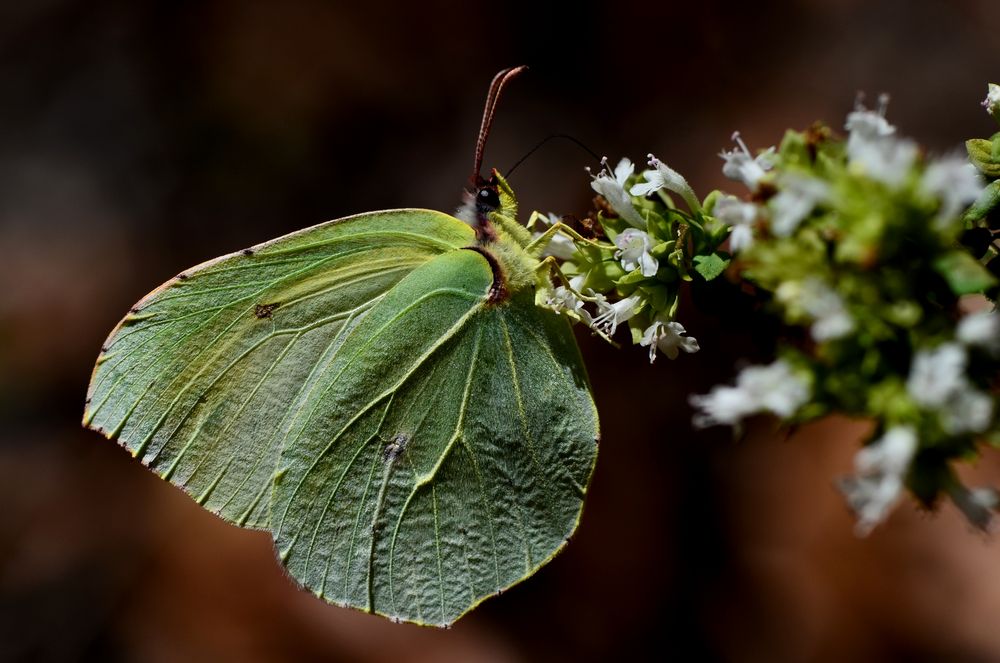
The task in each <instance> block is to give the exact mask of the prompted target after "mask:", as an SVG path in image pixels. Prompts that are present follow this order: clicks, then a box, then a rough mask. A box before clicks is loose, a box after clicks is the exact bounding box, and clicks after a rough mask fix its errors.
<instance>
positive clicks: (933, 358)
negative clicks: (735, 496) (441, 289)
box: [534, 85, 1000, 534]
mask: <svg viewBox="0 0 1000 663" xmlns="http://www.w3.org/2000/svg"><path fill="white" fill-rule="evenodd" d="M887 104H888V99H887V98H880V99H879V103H878V107H877V108H876V109H874V110H872V109H868V108H865V107H864V106H863V105H862V104H861V103H860V102H859V103H858V104H857V105H856V107H855V109H854V110H853V111H852V112H851V113H850V114H849V115H848V116H847V119H846V122H845V125H844V129H845V131H846V136H845V137H840V136H838V135H837V133H836V132H834V131H833V130H831V129H830V128H827V127H825V126H822V125H818V124H817V125H814V126H813V127H811V128H810V129H808V130H806V131H804V132H797V131H788V132H787V133H786V134H785V136H784V138H783V140H782V141H781V143H780V145H778V146H777V147H771V148H768V149H765V150H761V151H760V152H757V153H754V152H752V151H751V150H750V148H749V147H748V146H747V145H746V143H745V142H744V141H743V140H742V138H741V136H740V134H739V133H736V134H734V135H733V136H732V140H733V141H734V143H735V148H734V149H732V150H728V151H723V152H722V153H721V154H720V155H719V156H720V157H721V158H722V160H723V167H722V172H723V174H724V175H725V176H726V177H728V178H730V179H732V180H734V181H735V182H738V183H740V184H741V185H742V187H743V188H744V190H743V191H742V192H739V193H735V192H734V193H726V192H722V191H714V192H712V193H710V194H709V195H708V196H707V197H705V198H704V199H703V200H701V199H699V198H698V197H697V196H696V195H695V194H694V191H693V189H692V187H691V186H690V185H689V184H688V182H687V180H686V179H685V178H684V177H682V176H681V175H680V174H679V173H678V172H677V171H675V170H673V169H672V168H670V167H669V166H667V165H666V164H665V163H663V162H662V161H660V160H659V159H657V158H656V157H654V156H653V155H650V156H649V166H650V168H649V169H648V170H646V171H644V172H643V173H642V174H641V177H640V176H638V175H636V173H635V172H634V166H633V165H632V163H631V162H630V161H628V160H627V159H622V160H621V161H620V162H619V163H618V165H617V166H616V167H615V168H614V169H613V170H612V169H611V168H610V167H609V165H608V163H607V161H606V160H605V161H604V162H603V166H604V167H603V169H602V170H601V172H599V173H597V174H596V175H592V182H591V186H592V188H593V189H594V191H596V192H597V193H598V194H599V198H597V199H595V202H596V203H597V207H598V212H597V213H596V215H595V216H596V219H592V221H593V223H592V224H591V227H592V229H594V232H593V236H594V239H593V240H582V238H577V240H576V241H572V240H568V239H561V240H558V241H557V240H553V242H552V243H550V244H549V246H548V248H547V252H548V254H549V255H552V256H555V257H557V258H558V259H559V260H561V261H563V262H562V273H563V275H564V282H563V284H562V285H561V286H560V287H558V288H556V289H555V290H554V292H553V294H551V296H550V297H549V301H548V302H547V303H548V304H549V305H550V306H552V307H553V308H555V309H556V310H559V311H561V312H563V313H564V314H566V315H568V316H570V317H572V318H574V319H576V320H578V321H582V322H584V323H586V324H587V325H589V326H590V327H591V328H592V329H594V330H595V331H596V332H598V333H600V334H602V335H605V336H609V337H610V336H611V335H613V334H615V332H616V330H617V329H618V327H619V326H620V325H624V324H627V326H628V327H629V329H630V332H631V339H632V342H633V344H636V345H642V346H646V347H648V348H649V351H650V361H652V360H653V359H655V357H656V355H657V352H662V353H663V354H666V355H667V356H668V357H670V358H675V357H677V356H678V355H679V354H680V352H682V351H683V352H689V353H690V352H695V351H697V350H698V342H697V341H696V340H695V339H693V338H691V337H689V336H686V335H685V329H684V327H683V326H682V325H681V324H680V323H679V322H677V320H676V317H677V312H678V311H677V309H678V295H679V289H680V288H681V287H682V286H683V284H685V283H687V282H691V281H694V280H696V279H700V280H702V281H711V280H713V279H716V278H718V277H720V276H722V275H723V274H725V278H727V279H728V280H730V281H735V282H738V283H742V284H743V286H742V288H741V291H742V292H744V293H746V294H745V295H743V296H746V297H751V298H753V301H752V302H751V303H752V305H754V306H756V307H757V308H758V309H759V310H761V311H763V312H765V313H770V315H772V316H774V317H775V318H776V319H777V321H778V322H779V323H780V325H779V326H780V329H782V331H781V332H780V335H779V338H778V339H777V348H778V352H777V354H778V356H777V358H775V360H774V361H773V362H772V363H770V364H768V365H757V366H749V367H747V368H744V369H743V370H742V371H741V372H740V373H739V375H738V376H737V377H736V380H735V383H734V384H733V385H720V386H717V387H715V388H713V389H712V390H711V391H710V392H709V393H708V394H704V395H695V396H692V397H691V404H692V405H693V407H694V408H695V410H696V414H695V417H694V423H695V425H696V426H698V427H705V426H712V425H729V426H739V425H740V423H741V422H742V421H743V420H744V419H746V418H747V417H749V416H752V415H755V414H759V413H765V414H771V415H774V416H777V417H778V418H780V419H781V420H782V421H783V422H786V423H790V424H799V423H803V422H806V421H810V420H813V419H817V418H819V417H822V416H825V415H827V414H829V413H835V412H836V413H842V414H846V415H848V416H853V417H861V418H866V419H868V420H871V421H873V422H874V424H875V425H874V429H873V433H872V435H871V438H870V439H869V440H868V441H867V443H866V444H865V446H864V447H863V448H862V449H861V450H860V451H859V452H858V454H857V456H856V457H855V463H854V464H855V473H854V474H853V475H852V476H849V477H844V478H842V479H841V480H840V481H839V482H838V485H839V487H840V489H841V490H842V491H843V493H844V495H845V497H846V500H847V503H848V504H849V506H850V507H851V508H852V509H853V511H854V512H855V513H856V515H857V519H858V520H857V522H858V525H857V530H858V532H859V533H861V534H865V533H867V532H868V531H870V530H871V529H872V528H873V527H874V526H876V525H877V524H878V523H880V522H881V521H882V520H884V519H885V518H886V517H887V516H888V514H889V513H890V511H891V509H892V507H893V506H894V505H895V504H896V503H897V502H898V501H899V500H900V499H901V497H902V495H903V493H904V491H906V490H909V492H910V493H912V494H913V495H914V496H915V497H916V498H917V499H918V500H919V501H920V502H921V503H922V504H924V505H925V506H928V507H930V506H933V505H934V504H935V503H936V502H937V501H938V500H939V499H940V497H941V496H947V497H949V498H950V499H951V500H952V501H953V502H954V503H955V504H956V505H957V506H958V507H959V508H960V509H961V510H962V512H963V513H965V514H966V516H967V517H968V519H969V520H970V522H972V523H973V524H975V525H976V526H978V527H981V528H986V527H987V526H988V525H989V524H990V523H991V514H992V511H993V509H994V507H996V506H997V505H998V504H1000V495H998V494H997V493H996V492H995V491H994V490H992V489H989V488H976V489H969V488H966V487H965V486H963V485H962V484H961V483H960V482H959V480H958V479H957V477H956V475H955V473H954V470H953V465H954V463H955V462H956V461H959V460H968V459H970V458H973V457H975V455H976V454H977V452H978V449H979V448H980V445H981V444H982V443H983V442H984V441H985V442H990V443H993V444H1000V397H998V380H997V378H998V376H1000V313H998V312H997V311H996V308H995V300H996V298H997V294H998V292H1000V279H998V277H1000V255H998V253H1000V133H997V134H995V135H993V136H992V137H991V138H989V139H978V140H971V141H968V143H967V150H968V154H969V157H968V158H965V157H964V156H958V155H946V156H941V157H934V158H932V157H927V156H926V155H925V154H924V152H923V151H922V150H921V149H920V147H919V146H918V145H917V143H916V142H914V141H913V140H910V139H908V138H905V137H901V136H900V135H899V133H898V131H897V129H896V127H894V126H893V125H892V124H891V123H890V122H889V121H888V119H887V118H886V108H887ZM983 105H984V106H985V107H986V109H987V111H988V112H989V113H990V115H992V116H993V117H994V118H995V119H996V120H997V121H998V122H1000V87H998V86H996V85H991V86H990V88H989V96H988V97H987V99H986V101H985V102H984V104H983ZM556 221H557V219H555V218H552V217H543V216H541V215H536V216H535V217H534V223H535V224H536V230H539V231H541V230H544V229H545V227H546V226H551V225H552V224H553V223H555V222H556ZM726 241H728V251H729V252H727V251H726V250H723V249H722V248H721V247H722V246H723V245H724V242H726ZM984 295H985V297H984ZM991 299H992V300H993V302H992V310H989V309H990V308H991V302H990V300H991Z"/></svg>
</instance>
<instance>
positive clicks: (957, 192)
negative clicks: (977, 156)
mask: <svg viewBox="0 0 1000 663" xmlns="http://www.w3.org/2000/svg"><path fill="white" fill-rule="evenodd" d="M920 190H921V191H922V192H923V193H924V194H925V195H928V196H930V197H932V198H938V199H940V201H941V209H940V210H939V211H938V215H937V222H938V223H939V224H940V223H944V222H948V221H951V220H953V219H954V218H955V217H957V216H958V215H959V213H961V212H962V211H963V210H964V209H965V208H966V207H968V206H969V205H970V204H972V203H974V202H975V201H976V198H978V197H979V194H980V193H982V191H983V179H982V177H980V176H979V171H978V170H976V167H975V166H973V165H972V164H971V163H969V160H968V159H967V158H966V157H962V156H958V155H952V156H949V157H945V158H943V159H938V160H937V161H934V162H932V163H931V164H930V165H929V166H927V170H926V171H924V175H923V177H922V178H920Z"/></svg>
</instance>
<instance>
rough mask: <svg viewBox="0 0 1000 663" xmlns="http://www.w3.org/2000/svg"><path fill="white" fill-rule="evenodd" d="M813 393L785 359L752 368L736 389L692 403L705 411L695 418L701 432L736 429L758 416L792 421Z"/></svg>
mask: <svg viewBox="0 0 1000 663" xmlns="http://www.w3.org/2000/svg"><path fill="white" fill-rule="evenodd" d="M810 393H811V389H810V386H809V383H808V382H807V381H806V379H805V378H803V376H801V375H799V374H797V373H796V372H795V371H793V370H792V367H791V366H790V365H789V364H788V362H786V361H783V360H781V359H779V360H777V361H775V362H774V363H772V364H770V365H768V366H748V367H747V368H744V369H743V370H742V371H740V374H739V375H738V376H737V377H736V386H735V387H729V386H724V385H719V386H716V387H713V388H712V390H711V391H710V392H709V393H707V394H704V395H693V396H691V397H690V398H689V399H688V400H689V402H690V403H691V405H693V406H694V407H696V408H698V409H699V410H701V412H698V413H696V414H695V417H694V425H695V426H697V427H699V428H705V427H707V426H714V425H716V424H724V425H730V426H731V425H734V424H737V423H739V422H740V421H741V420H742V419H744V418H745V417H747V416H749V415H751V414H754V413H757V412H771V413H773V414H776V415H778V416H779V417H782V418H787V417H790V416H791V415H792V414H794V413H795V412H796V410H798V409H799V408H800V407H802V405H804V404H805V403H806V401H808V400H809V396H810Z"/></svg>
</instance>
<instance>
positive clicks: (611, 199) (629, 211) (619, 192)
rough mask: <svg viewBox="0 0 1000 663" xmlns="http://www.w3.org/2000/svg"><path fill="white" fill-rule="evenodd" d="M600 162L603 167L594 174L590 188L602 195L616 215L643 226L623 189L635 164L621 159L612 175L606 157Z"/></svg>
mask: <svg viewBox="0 0 1000 663" xmlns="http://www.w3.org/2000/svg"><path fill="white" fill-rule="evenodd" d="M601 164H602V165H603V168H602V169H601V172H599V173H598V174H597V175H595V176H594V179H593V180H592V181H591V183H590V188H592V189H593V190H594V191H596V192H597V193H599V194H600V195H602V196H603V197H604V199H605V200H607V201H608V204H609V205H611V209H613V210H614V211H615V213H616V214H617V215H618V216H620V217H621V218H623V219H625V220H626V221H628V222H629V223H630V224H632V225H633V226H635V227H636V228H645V227H646V221H645V220H644V219H643V218H642V217H641V216H639V212H637V211H636V209H635V206H633V205H632V198H630V197H629V195H628V192H627V191H625V182H627V181H628V178H630V177H631V176H632V173H633V172H634V171H635V166H633V165H632V162H631V161H629V160H628V159H622V160H621V161H619V162H618V165H617V166H615V173H614V177H612V176H611V174H610V173H609V172H608V160H607V157H605V158H604V159H602V160H601ZM587 171H588V172H590V169H589V168H588V169H587Z"/></svg>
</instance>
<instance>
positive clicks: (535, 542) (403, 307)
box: [85, 210, 597, 625]
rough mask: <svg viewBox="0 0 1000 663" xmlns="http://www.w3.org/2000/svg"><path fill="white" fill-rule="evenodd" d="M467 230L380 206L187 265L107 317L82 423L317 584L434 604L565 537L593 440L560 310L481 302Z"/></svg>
mask: <svg viewBox="0 0 1000 663" xmlns="http://www.w3.org/2000/svg"><path fill="white" fill-rule="evenodd" d="M474 242H475V237H474V233H473V231H472V230H471V229H470V228H469V226H467V225H465V224H464V223H462V222H460V221H458V220H457V219H454V218H453V217H450V216H447V215H444V214H441V213H438V212H431V211H426V210H396V211H389V212H376V213H372V214H365V215H361V216H357V217H351V218H348V219H343V220H340V221H334V222H330V223H328V224H323V225H320V226H316V227H314V228H310V229H307V230H305V231H301V232H299V233H295V234H293V235H289V236H286V237H284V238H280V239H278V240H275V241H273V242H269V243H266V244H263V245H260V246H257V247H254V248H253V249H250V250H247V251H244V252H241V253H237V254H233V255H230V256H226V257H223V258H220V259H218V260H215V261H212V262H209V263H206V264H204V265H202V266H200V267H197V268H195V269H193V270H189V271H188V272H185V273H183V274H181V275H180V276H178V277H177V278H175V279H173V280H172V281H170V282H168V283H167V284H165V285H164V286H162V287H161V288H159V289H157V290H156V291H154V292H153V293H151V294H150V295H148V296H147V297H146V298H145V299H143V300H142V301H141V302H140V303H139V304H138V305H137V306H136V307H135V308H134V309H133V310H132V312H130V313H129V315H128V316H126V318H125V319H124V320H123V321H122V323H121V324H120V325H119V327H118V328H117V329H116V330H115V331H114V332H112V334H111V336H110V338H109V339H108V341H107V343H106V345H105V347H104V348H103V349H102V353H101V356H100V358H99V359H98V365H97V367H96V368H95V371H94V376H93V379H92V382H91V387H90V392H89V394H88V407H87V412H86V415H85V423H86V424H87V425H88V426H90V427H92V428H94V429H96V430H99V431H101V432H103V433H104V434H106V435H107V436H109V437H114V438H117V439H118V440H119V441H120V443H121V444H122V445H123V446H125V447H126V448H127V449H129V451H131V452H132V454H133V455H135V456H137V457H138V458H140V459H141V460H142V462H143V463H145V464H147V465H148V466H149V467H150V468H151V469H153V470H155V471H157V472H158V473H159V474H160V475H161V476H162V477H163V478H165V479H168V480H170V481H171V482H173V483H174V484H176V485H178V486H180V487H181V488H183V489H184V490H185V491H187V492H188V493H189V494H191V495H192V496H193V497H194V498H195V499H196V500H198V502H200V503H201V504H202V505H204V506H205V507H206V508H208V509H210V510H211V511H213V512H215V513H217V514H219V515H221V516H222V517H223V518H225V519H227V520H229V521H231V522H234V523H236V524H238V525H242V526H248V527H256V528H264V529H269V530H271V532H272V533H273V535H274V538H275V542H276V545H277V548H278V551H279V554H280V559H281V560H282V561H283V563H284V564H285V565H286V567H287V568H288V570H289V572H290V573H291V575H292V576H293V577H294V578H295V579H296V580H297V581H298V582H300V583H301V584H302V585H303V586H305V587H307V588H308V589H310V590H312V591H313V592H315V593H316V594H317V595H319V596H321V597H323V598H325V599H326V600H328V601H331V602H334V603H338V604H342V605H349V606H353V607H357V608H361V609H363V610H367V611H370V612H377V613H380V614H384V615H387V616H390V617H393V618H396V619H402V620H406V621H413V622H419V623H426V624H436V625H444V624H448V623H451V622H453V621H454V620H455V619H457V618H458V617H459V616H461V615H462V614H463V613H464V612H466V611H467V610H469V609H470V608H471V607H473V606H474V605H476V604H477V603H478V602H479V601H481V600H482V599H484V598H486V597H488V596H491V595H493V594H495V593H498V592H499V591H501V590H503V589H504V588H506V587H509V586H510V585H512V584H513V583H515V582H518V581H519V580H521V579H523V578H524V577H526V576H527V575H530V574H531V573H532V572H534V571H535V570H536V569H537V568H539V567H540V566H541V565H542V564H543V563H544V562H546V561H547V560H548V559H550V558H551V557H552V556H553V555H554V554H555V553H556V552H557V551H558V550H559V549H560V548H561V547H562V545H563V544H564V542H565V541H566V540H567V539H568V537H569V536H570V535H571V534H572V532H573V530H574V529H575V527H576V524H577V522H578V518H579V513H580V510H581V506H582V499H583V495H584V492H585V490H586V486H587V483H588V481H589V477H590V474H591V471H592V468H593V463H594V459H595V455H596V442H597V417H596V412H595V410H594V406H593V402H592V399H591V397H590V392H589V387H588V384H587V380H586V375H585V373H584V370H583V367H582V364H581V361H580V357H579V353H578V350H577V348H576V345H575V341H574V339H573V336H572V333H571V330H570V329H569V326H568V323H567V322H566V321H565V319H563V318H561V317H560V316H558V315H556V314H554V313H553V312H551V311H548V310H546V309H541V308H538V307H536V306H535V304H534V296H533V292H531V291H530V289H526V290H524V291H522V292H517V293H513V294H512V295H511V296H510V297H509V298H507V299H505V300H502V301H491V298H490V297H489V293H490V290H491V286H493V281H494V278H497V276H496V274H495V267H491V263H490V262H489V261H488V260H487V258H486V257H485V256H484V255H483V254H482V252H481V251H478V250H468V249H467V247H470V246H472V245H473V244H474Z"/></svg>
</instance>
